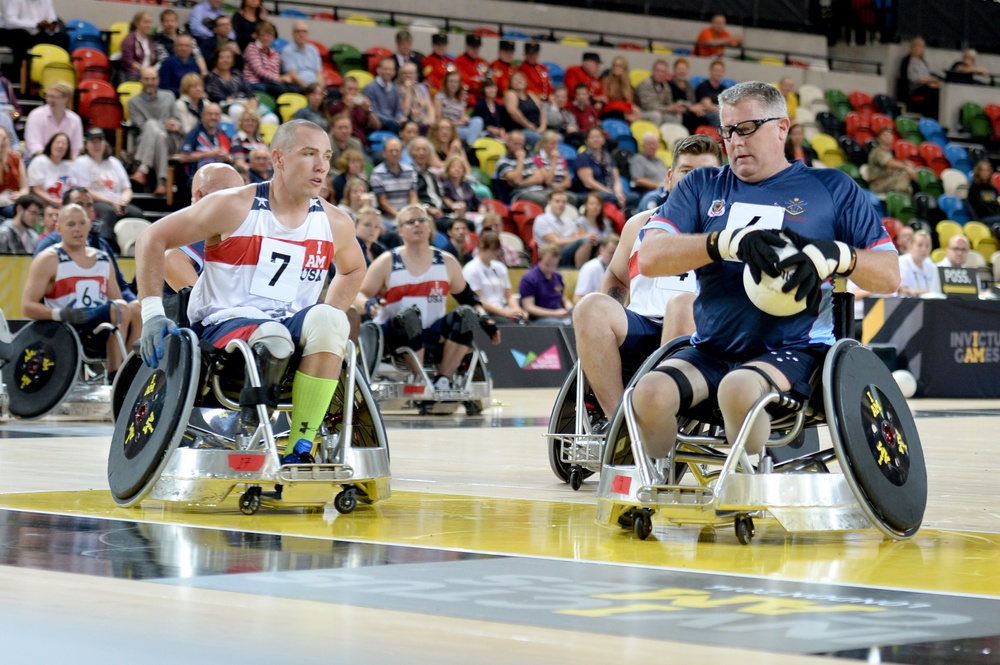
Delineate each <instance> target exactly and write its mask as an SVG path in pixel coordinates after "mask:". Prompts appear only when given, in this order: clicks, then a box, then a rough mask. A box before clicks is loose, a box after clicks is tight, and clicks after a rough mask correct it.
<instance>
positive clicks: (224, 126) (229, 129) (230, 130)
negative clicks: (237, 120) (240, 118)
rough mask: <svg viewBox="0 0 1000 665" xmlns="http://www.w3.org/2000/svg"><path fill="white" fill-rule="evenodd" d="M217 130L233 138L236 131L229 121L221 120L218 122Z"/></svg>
mask: <svg viewBox="0 0 1000 665" xmlns="http://www.w3.org/2000/svg"><path fill="white" fill-rule="evenodd" d="M219 131H220V132H222V133H223V134H225V135H226V136H228V137H229V138H230V139H232V138H234V137H235V136H236V133H237V131H238V130H237V129H236V125H234V124H233V123H231V122H227V121H225V120H223V121H222V122H220V123H219Z"/></svg>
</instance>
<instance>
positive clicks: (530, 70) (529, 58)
mask: <svg viewBox="0 0 1000 665" xmlns="http://www.w3.org/2000/svg"><path fill="white" fill-rule="evenodd" d="M500 43H501V44H502V43H503V42H500ZM511 50H512V51H513V42H511ZM540 51H541V47H540V46H539V45H538V42H528V43H526V44H525V45H524V61H523V62H522V63H521V67H520V69H521V72H522V73H523V74H524V76H525V78H527V79H528V92H533V93H535V94H536V95H538V98H539V99H542V100H546V99H548V98H549V97H551V96H552V93H553V92H555V88H554V87H553V85H552V75H551V74H549V68H548V67H546V66H545V65H543V64H542V63H541V62H539V61H538V58H539V52H540ZM563 106H565V103H563Z"/></svg>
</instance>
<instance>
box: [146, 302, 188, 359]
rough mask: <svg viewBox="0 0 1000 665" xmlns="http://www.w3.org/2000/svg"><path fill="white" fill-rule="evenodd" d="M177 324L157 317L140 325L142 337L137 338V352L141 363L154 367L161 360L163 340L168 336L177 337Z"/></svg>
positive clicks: (165, 318) (178, 331)
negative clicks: (140, 356)
mask: <svg viewBox="0 0 1000 665" xmlns="http://www.w3.org/2000/svg"><path fill="white" fill-rule="evenodd" d="M180 332H181V331H180V329H179V328H178V327H177V324H176V323H174V322H173V321H171V320H170V319H168V318H167V317H166V316H163V315H162V314H161V315H157V316H154V317H153V318H151V319H150V320H149V321H145V322H143V324H142V337H140V338H139V352H140V355H142V359H143V361H145V363H146V364H147V365H149V366H150V367H156V366H157V365H159V364H160V360H162V359H163V339H164V337H166V336H167V335H168V334H171V335H179V334H180Z"/></svg>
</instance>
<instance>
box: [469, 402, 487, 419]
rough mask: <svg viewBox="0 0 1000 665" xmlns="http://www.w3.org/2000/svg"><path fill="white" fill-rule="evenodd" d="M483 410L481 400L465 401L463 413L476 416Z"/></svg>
mask: <svg viewBox="0 0 1000 665" xmlns="http://www.w3.org/2000/svg"><path fill="white" fill-rule="evenodd" d="M482 412H483V403H482V402H472V401H469V402H466V403H465V415H467V416H478V415H479V414H480V413H482Z"/></svg>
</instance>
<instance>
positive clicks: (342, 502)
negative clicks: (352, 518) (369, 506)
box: [333, 487, 358, 515]
mask: <svg viewBox="0 0 1000 665" xmlns="http://www.w3.org/2000/svg"><path fill="white" fill-rule="evenodd" d="M333 507H334V508H336V509H337V512H338V513H340V514H341V515H347V514H348V513H352V512H354V509H355V508H357V507H358V497H357V493H356V492H355V490H354V488H353V487H350V488H348V489H345V490H343V491H342V492H340V493H339V494H338V495H337V496H336V497H335V498H334V499H333Z"/></svg>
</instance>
